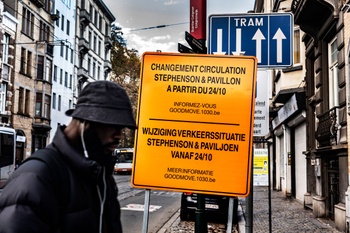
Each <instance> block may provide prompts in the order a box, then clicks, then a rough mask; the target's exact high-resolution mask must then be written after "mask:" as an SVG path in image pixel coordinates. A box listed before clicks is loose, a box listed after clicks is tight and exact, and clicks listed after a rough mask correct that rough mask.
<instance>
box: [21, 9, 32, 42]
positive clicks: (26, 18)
mask: <svg viewBox="0 0 350 233" xmlns="http://www.w3.org/2000/svg"><path fill="white" fill-rule="evenodd" d="M22 16H23V17H22V32H23V33H24V34H26V35H27V36H29V37H33V31H34V14H32V13H31V12H30V11H29V10H28V9H27V8H26V7H23V12H22Z"/></svg>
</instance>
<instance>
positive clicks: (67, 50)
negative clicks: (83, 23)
mask: <svg viewBox="0 0 350 233" xmlns="http://www.w3.org/2000/svg"><path fill="white" fill-rule="evenodd" d="M68 49H69V47H68V45H66V60H67V61H68Z"/></svg>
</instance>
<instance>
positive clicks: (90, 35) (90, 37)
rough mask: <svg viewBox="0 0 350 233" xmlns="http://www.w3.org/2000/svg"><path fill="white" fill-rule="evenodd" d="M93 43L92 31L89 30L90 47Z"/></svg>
mask: <svg viewBox="0 0 350 233" xmlns="http://www.w3.org/2000/svg"><path fill="white" fill-rule="evenodd" d="M91 43H92V32H91V31H89V48H91V47H92V46H91Z"/></svg>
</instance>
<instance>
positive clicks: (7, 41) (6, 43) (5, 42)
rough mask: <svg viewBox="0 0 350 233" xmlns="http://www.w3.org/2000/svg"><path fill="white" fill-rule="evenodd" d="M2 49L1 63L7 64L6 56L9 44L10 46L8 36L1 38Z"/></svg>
mask: <svg viewBox="0 0 350 233" xmlns="http://www.w3.org/2000/svg"><path fill="white" fill-rule="evenodd" d="M3 43H4V44H3V47H2V62H3V63H5V64H7V63H8V56H9V44H10V35H8V34H6V33H5V34H4V37H3Z"/></svg>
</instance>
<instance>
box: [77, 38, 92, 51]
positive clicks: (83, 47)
mask: <svg viewBox="0 0 350 233" xmlns="http://www.w3.org/2000/svg"><path fill="white" fill-rule="evenodd" d="M78 45H79V52H80V53H82V54H86V53H87V52H89V50H90V45H89V42H88V41H87V40H86V39H85V38H79V44H78Z"/></svg>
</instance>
